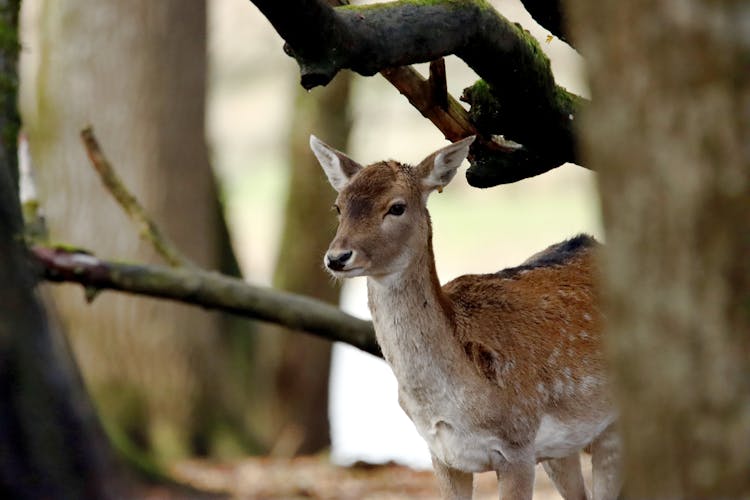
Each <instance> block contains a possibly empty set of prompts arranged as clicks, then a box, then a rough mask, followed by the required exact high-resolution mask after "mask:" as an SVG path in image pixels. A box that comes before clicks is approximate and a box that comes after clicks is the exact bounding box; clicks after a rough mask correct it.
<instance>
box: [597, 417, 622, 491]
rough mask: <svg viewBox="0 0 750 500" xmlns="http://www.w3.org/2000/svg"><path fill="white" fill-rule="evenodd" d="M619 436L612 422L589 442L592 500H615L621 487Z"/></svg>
mask: <svg viewBox="0 0 750 500" xmlns="http://www.w3.org/2000/svg"><path fill="white" fill-rule="evenodd" d="M620 467H621V463H620V436H619V435H618V434H617V432H616V430H615V427H614V424H613V425H610V426H609V427H607V428H606V429H605V430H604V432H602V433H601V434H599V435H598V436H597V437H596V439H594V441H593V442H592V443H591V472H592V475H593V488H592V489H593V498H594V500H615V499H616V498H617V497H618V495H619V494H620V489H621V488H622V477H621V471H620Z"/></svg>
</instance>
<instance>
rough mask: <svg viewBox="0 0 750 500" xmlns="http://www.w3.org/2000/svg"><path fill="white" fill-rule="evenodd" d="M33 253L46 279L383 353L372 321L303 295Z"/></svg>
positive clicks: (209, 276)
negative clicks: (232, 316) (162, 301)
mask: <svg viewBox="0 0 750 500" xmlns="http://www.w3.org/2000/svg"><path fill="white" fill-rule="evenodd" d="M31 253H32V256H33V257H34V259H35V260H36V263H37V264H38V265H39V266H40V272H41V274H42V276H43V277H44V279H46V280H48V281H53V282H72V283H79V284H81V285H83V286H84V287H86V288H87V289H96V290H118V291H121V292H127V293H132V294H137V295H146V296H150V297H157V298H162V299H170V300H175V301H179V302H183V303H188V304H194V305H199V306H202V307H205V308H208V309H219V310H222V311H226V312H229V313H233V314H237V315H240V316H245V317H249V318H253V319H258V320H262V321H268V322H272V323H278V324H280V325H284V326H287V327H289V328H292V329H295V330H304V331H306V332H309V333H311V334H313V335H317V336H319V337H322V338H325V339H327V340H331V341H339V342H345V343H347V344H350V345H353V346H354V347H357V348H359V349H361V350H363V351H365V352H368V353H370V354H373V355H375V356H381V353H380V348H379V347H378V345H377V342H376V340H375V333H374V330H373V327H372V323H371V322H369V321H364V320H361V319H358V318H355V317H353V316H350V315H348V314H346V313H344V312H342V311H340V310H339V309H337V308H336V307H334V306H331V305H329V304H326V303H324V302H321V301H319V300H315V299H311V298H309V297H304V296H301V295H296V294H292V293H288V292H281V291H278V290H274V289H271V288H262V287H257V286H253V285H249V284H247V283H245V282H244V281H242V280H241V279H237V278H231V277H228V276H225V275H222V274H219V273H215V272H208V271H205V270H202V269H197V268H191V269H185V268H178V269H172V268H168V267H163V266H150V265H134V264H122V263H117V262H111V261H104V260H101V259H98V258H96V257H94V256H93V255H90V254H87V253H83V252H80V251H70V250H66V249H62V248H49V247H43V246H35V247H33V248H32V249H31Z"/></svg>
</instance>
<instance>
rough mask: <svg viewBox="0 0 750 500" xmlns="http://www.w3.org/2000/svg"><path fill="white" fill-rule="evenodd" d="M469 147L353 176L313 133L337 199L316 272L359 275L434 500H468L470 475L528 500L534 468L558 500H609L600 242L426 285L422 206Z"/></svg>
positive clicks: (573, 244) (612, 455)
mask: <svg viewBox="0 0 750 500" xmlns="http://www.w3.org/2000/svg"><path fill="white" fill-rule="evenodd" d="M474 139H475V136H470V137H466V138H464V139H462V140H459V141H457V142H455V143H452V144H450V145H448V146H446V147H444V148H442V149H439V150H437V151H435V152H434V153H432V154H430V155H429V156H427V157H426V158H425V159H424V160H423V161H422V162H420V163H419V164H418V165H417V166H416V167H414V166H409V165H406V164H402V163H399V162H397V161H393V160H388V161H381V162H377V163H373V164H371V165H368V166H365V167H363V166H362V165H360V164H359V163H357V162H356V161H354V160H353V159H351V158H349V157H348V156H347V155H345V154H344V153H342V152H341V151H338V150H336V149H334V148H332V147H330V146H328V145H327V144H325V143H324V142H323V141H321V140H320V139H318V138H317V137H315V136H314V135H311V136H310V147H311V149H312V152H313V153H314V155H315V156H316V158H317V159H318V162H319V163H320V165H321V166H322V168H323V171H324V172H325V175H326V176H327V178H328V181H329V182H330V184H331V185H332V186H333V188H334V189H335V190H336V191H337V192H338V196H337V198H336V203H335V205H334V208H335V210H336V212H337V213H338V219H339V221H338V229H337V231H336V234H335V237H334V239H333V240H332V241H331V244H330V246H329V248H328V250H327V252H326V254H325V256H324V266H325V267H326V269H327V270H328V271H329V272H330V273H331V274H332V275H333V276H334V277H335V278H337V279H339V278H351V277H356V276H366V277H367V295H368V306H369V309H370V312H371V315H372V321H373V325H374V329H375V335H376V338H377V341H378V343H379V345H380V348H381V351H382V354H383V357H384V358H385V360H386V362H387V363H388V364H389V365H390V367H391V369H392V370H393V373H394V374H395V376H396V379H397V381H398V401H399V404H400V406H401V407H402V408H403V410H404V412H405V413H406V414H407V415H408V416H409V418H410V419H411V420H412V422H413V423H414V425H415V426H416V429H417V431H418V432H419V434H420V435H421V436H422V437H423V438H424V440H425V441H426V442H427V445H428V448H429V450H430V454H431V458H432V465H433V469H434V472H435V476H436V478H437V482H438V487H439V489H440V492H441V495H442V496H443V498H445V499H456V500H458V499H462V500H463V499H471V498H472V496H473V474H474V473H479V472H486V471H495V473H496V476H497V479H498V485H499V493H500V498H501V499H518V500H531V498H532V496H533V489H534V481H535V466H536V464H537V463H539V462H541V463H542V465H543V467H544V469H545V472H546V473H547V475H548V476H549V477H550V479H551V480H552V482H553V484H554V485H555V487H556V488H557V489H558V491H559V492H560V494H561V495H562V497H563V498H565V499H566V500H584V499H588V498H592V496H593V499H594V500H609V499H614V498H616V497H617V496H618V494H619V491H620V489H621V479H620V471H619V468H620V459H619V457H620V448H621V446H620V442H619V439H618V435H617V432H616V428H615V425H616V419H617V411H616V409H615V407H614V404H613V400H612V396H611V394H610V387H609V383H608V378H607V370H606V366H605V357H604V352H603V346H602V338H601V335H600V331H601V322H602V319H601V314H600V313H599V311H598V309H597V305H596V292H595V289H594V281H595V274H596V273H595V269H594V268H595V263H594V258H595V253H596V250H597V247H598V246H599V243H598V242H597V241H596V240H595V239H594V238H592V237H591V236H588V235H578V236H576V237H573V238H571V239H569V240H566V241H563V242H561V243H557V244H554V245H552V246H550V247H549V248H547V249H545V250H542V251H541V252H539V253H537V254H535V255H533V256H532V257H530V258H529V259H527V260H526V261H525V262H523V263H522V264H521V265H519V266H518V267H514V268H509V269H504V270H501V271H499V272H496V273H491V274H470V275H464V276H460V277H458V278H456V279H454V280H452V281H450V282H448V283H446V284H445V285H444V286H441V285H440V282H439V280H438V275H437V271H436V268H435V257H434V252H433V248H432V225H431V219H430V214H429V212H428V210H427V200H428V198H429V196H430V194H431V193H432V192H433V191H439V192H441V191H442V189H443V188H444V187H445V186H446V185H447V184H448V183H449V182H450V181H451V180H452V179H453V177H454V176H455V175H456V172H457V170H458V168H459V166H460V165H461V164H462V162H463V161H464V159H466V158H467V156H468V154H469V147H470V145H471V144H472V142H473V141H474ZM583 449H586V450H587V451H589V452H590V453H591V460H592V476H593V479H592V487H591V495H592V496H590V494H589V491H588V489H587V487H586V485H585V484H584V479H583V475H582V472H581V462H580V452H581V450H583Z"/></svg>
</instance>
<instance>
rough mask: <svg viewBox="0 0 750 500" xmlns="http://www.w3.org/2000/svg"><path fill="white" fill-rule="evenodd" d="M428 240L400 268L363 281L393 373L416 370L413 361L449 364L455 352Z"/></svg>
mask: <svg viewBox="0 0 750 500" xmlns="http://www.w3.org/2000/svg"><path fill="white" fill-rule="evenodd" d="M431 240H432V239H431V238H430V239H429V240H428V244H427V246H426V248H425V250H424V251H423V252H421V253H420V254H418V255H417V256H416V257H415V258H414V260H413V261H412V265H410V266H409V267H408V268H406V269H405V270H403V271H401V272H399V273H394V274H390V275H388V276H385V277H368V280H367V291H368V300H369V306H370V312H371V314H372V318H373V324H374V326H375V333H376V336H377V338H378V342H379V343H380V347H381V349H382V351H383V354H384V356H385V358H386V360H387V361H388V363H389V364H390V365H391V367H392V368H393V370H394V372H395V373H396V376H397V377H399V375H400V372H404V371H412V370H418V369H420V368H419V367H417V366H415V360H425V361H426V362H429V363H432V362H433V361H434V359H435V358H438V359H440V360H442V361H445V362H446V363H450V359H451V358H452V357H453V354H454V353H452V348H454V347H455V345H456V344H455V340H454V333H453V331H454V326H453V319H452V308H451V304H450V302H449V300H448V298H447V297H446V296H445V294H444V293H443V291H442V289H441V287H440V282H439V281H438V277H437V272H436V270H435V258H434V255H433V252H432V241H431Z"/></svg>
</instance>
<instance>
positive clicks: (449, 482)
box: [432, 457, 474, 500]
mask: <svg viewBox="0 0 750 500" xmlns="http://www.w3.org/2000/svg"><path fill="white" fill-rule="evenodd" d="M432 467H433V468H434V469H435V476H436V477H437V480H438V487H439V488H440V494H441V495H442V496H443V498H444V499H445V500H471V497H472V495H473V494H474V475H473V474H472V473H470V472H463V471H460V470H457V469H453V468H451V467H448V466H447V465H445V464H444V463H442V462H441V461H440V460H438V459H437V458H435V457H432Z"/></svg>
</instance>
